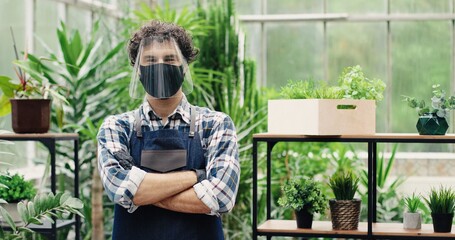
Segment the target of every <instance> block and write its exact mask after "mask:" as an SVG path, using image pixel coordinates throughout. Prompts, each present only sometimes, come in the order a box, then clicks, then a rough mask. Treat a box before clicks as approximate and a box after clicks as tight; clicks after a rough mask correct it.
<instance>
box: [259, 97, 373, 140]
mask: <svg viewBox="0 0 455 240" xmlns="http://www.w3.org/2000/svg"><path fill="white" fill-rule="evenodd" d="M342 106H353V109H342ZM268 132H269V133H280V134H301V135H365V134H366V135H368V134H375V132H376V103H375V101H374V100H354V99H283V100H269V101H268Z"/></svg>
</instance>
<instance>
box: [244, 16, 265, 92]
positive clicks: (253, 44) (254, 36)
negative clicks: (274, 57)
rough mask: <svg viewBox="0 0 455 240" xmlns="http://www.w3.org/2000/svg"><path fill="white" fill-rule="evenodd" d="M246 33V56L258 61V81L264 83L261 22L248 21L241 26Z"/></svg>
mask: <svg viewBox="0 0 455 240" xmlns="http://www.w3.org/2000/svg"><path fill="white" fill-rule="evenodd" d="M241 28H242V30H243V32H244V33H245V58H246V59H253V60H255V62H256V69H257V70H256V79H257V80H256V81H257V82H258V83H259V84H261V85H262V83H265V79H264V80H263V78H262V75H261V73H262V68H261V67H262V66H261V59H262V54H261V53H262V51H261V24H259V23H248V24H242V26H241Z"/></svg>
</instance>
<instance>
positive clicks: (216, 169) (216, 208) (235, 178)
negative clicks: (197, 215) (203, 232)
mask: <svg viewBox="0 0 455 240" xmlns="http://www.w3.org/2000/svg"><path fill="white" fill-rule="evenodd" d="M205 128H206V129H204V133H203V135H205V134H207V136H206V137H207V138H206V139H207V149H206V157H207V159H208V163H207V166H206V171H207V175H208V176H207V180H204V181H202V182H200V183H198V184H195V185H194V187H193V188H194V190H195V192H196V195H197V196H198V198H199V199H200V200H201V201H202V202H203V203H204V204H205V205H207V207H209V208H210V209H211V213H210V214H211V215H219V214H220V213H226V212H229V211H231V210H232V208H233V207H234V204H235V199H236V195H237V190H238V183H239V176H240V165H239V160H238V158H239V153H238V151H239V150H238V145H237V135H236V130H235V126H234V123H233V122H232V120H231V118H230V117H229V116H227V115H225V114H221V115H218V116H216V117H215V119H213V125H212V124H208V125H207V126H205Z"/></svg>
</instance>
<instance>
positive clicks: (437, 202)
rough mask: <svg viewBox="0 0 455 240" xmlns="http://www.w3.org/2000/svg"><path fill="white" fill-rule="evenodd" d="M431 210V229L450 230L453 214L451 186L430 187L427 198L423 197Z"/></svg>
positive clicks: (453, 197)
mask: <svg viewBox="0 0 455 240" xmlns="http://www.w3.org/2000/svg"><path fill="white" fill-rule="evenodd" d="M424 199H425V202H426V203H427V205H428V208H429V209H430V211H431V218H432V219H433V229H434V231H435V232H451V231H452V221H453V214H454V211H455V192H454V191H453V189H452V188H449V187H447V188H445V187H442V186H441V187H440V188H439V189H434V188H432V189H431V191H430V194H429V196H428V197H427V198H424Z"/></svg>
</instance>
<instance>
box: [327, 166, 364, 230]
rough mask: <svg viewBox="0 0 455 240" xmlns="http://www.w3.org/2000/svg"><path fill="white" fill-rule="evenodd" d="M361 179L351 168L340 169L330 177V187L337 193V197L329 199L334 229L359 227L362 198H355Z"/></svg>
mask: <svg viewBox="0 0 455 240" xmlns="http://www.w3.org/2000/svg"><path fill="white" fill-rule="evenodd" d="M359 179H360V178H359V177H357V176H356V175H355V174H354V173H353V172H352V171H349V170H339V171H337V172H335V174H333V175H332V177H331V178H330V179H329V187H330V188H331V189H332V191H333V194H334V195H335V199H330V200H329V205H330V213H331V216H332V228H333V229H336V230H355V229H357V228H358V227H359V216H360V205H361V200H360V199H358V198H354V195H355V193H356V192H357V189H358V188H359Z"/></svg>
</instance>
